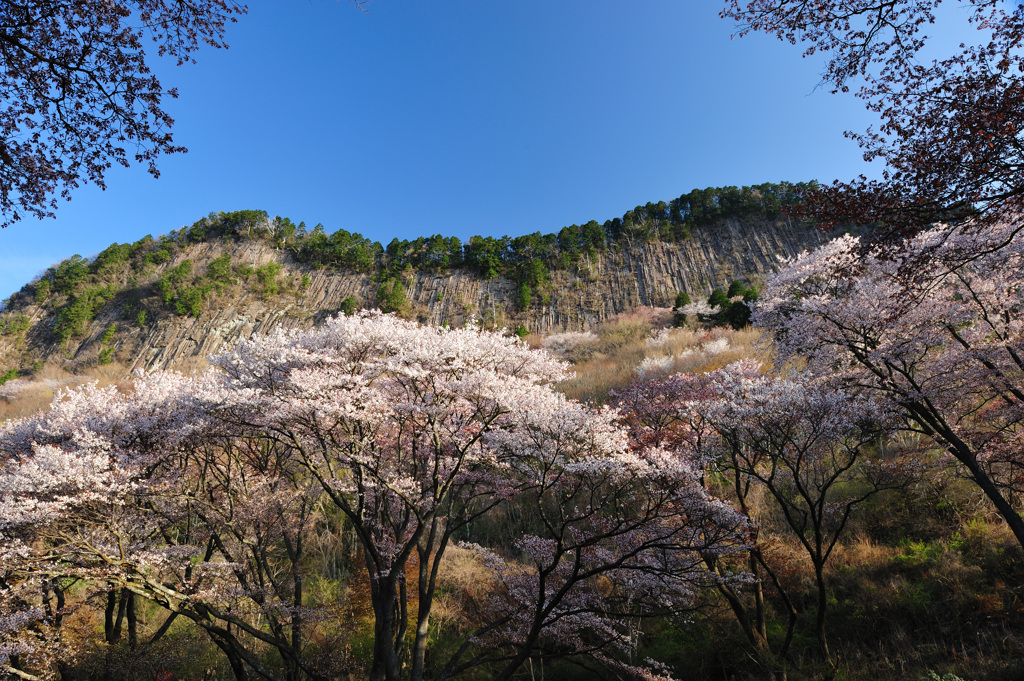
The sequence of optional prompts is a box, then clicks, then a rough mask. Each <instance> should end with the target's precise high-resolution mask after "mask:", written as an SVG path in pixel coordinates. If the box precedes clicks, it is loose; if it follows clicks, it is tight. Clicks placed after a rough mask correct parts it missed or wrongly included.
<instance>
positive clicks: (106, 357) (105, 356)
mask: <svg viewBox="0 0 1024 681" xmlns="http://www.w3.org/2000/svg"><path fill="white" fill-rule="evenodd" d="M99 361H100V364H111V363H113V361H114V348H104V349H103V350H101V351H100V358H99Z"/></svg>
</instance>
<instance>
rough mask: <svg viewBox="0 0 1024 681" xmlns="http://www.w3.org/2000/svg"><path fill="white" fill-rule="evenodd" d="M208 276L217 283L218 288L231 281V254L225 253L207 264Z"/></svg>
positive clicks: (220, 288) (221, 288)
mask: <svg viewBox="0 0 1024 681" xmlns="http://www.w3.org/2000/svg"><path fill="white" fill-rule="evenodd" d="M206 277H207V278H208V279H209V280H210V281H212V282H213V283H214V284H216V285H217V289H218V290H223V287H225V286H227V285H228V284H230V283H231V256H230V255H228V254H227V253H225V254H224V255H222V256H220V257H219V258H216V259H214V260H213V261H212V262H211V263H210V264H209V265H207V266H206Z"/></svg>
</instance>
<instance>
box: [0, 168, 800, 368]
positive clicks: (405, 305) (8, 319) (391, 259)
mask: <svg viewBox="0 0 1024 681" xmlns="http://www.w3.org/2000/svg"><path fill="white" fill-rule="evenodd" d="M814 186H815V184H814V183H796V184H793V183H786V182H783V183H766V184H762V185H757V186H753V187H722V188H708V189H701V190H693V191H691V192H688V193H686V194H683V195H681V196H680V197H678V198H675V199H673V200H671V201H668V202H665V201H661V202H658V203H647V204H646V205H644V206H637V207H636V208H634V209H633V210H630V211H627V212H626V213H625V214H624V215H623V216H622V217H619V218H614V219H611V220H606V221H605V222H604V223H598V222H597V221H594V220H591V221H589V222H586V223H583V224H574V225H570V226H567V227H563V228H562V229H560V230H559V231H558V232H551V233H547V234H544V233H541V232H534V233H531V234H526V235H523V236H517V237H508V236H505V237H493V236H474V237H471V238H470V239H469V240H468V241H467V242H466V243H462V241H461V240H460V239H459V238H457V237H444V236H441V235H434V236H430V237H420V238H417V239H414V240H398V239H393V240H392V241H391V242H389V243H388V244H387V246H383V245H382V244H381V243H379V242H376V241H373V240H371V239H369V238H367V237H365V236H363V235H362V234H360V233H353V232H349V231H347V230H345V229H337V230H335V231H333V232H328V231H326V229H325V228H324V227H323V225H319V224H318V225H316V226H314V227H312V228H309V227H307V225H306V224H305V223H303V222H299V223H298V224H296V223H295V222H293V221H292V220H291V219H289V218H286V217H280V216H277V217H270V216H269V215H268V214H267V213H266V212H264V211H260V210H241V211H233V212H226V213H211V214H210V215H209V216H207V217H204V218H202V219H200V220H198V221H196V222H195V223H194V224H192V225H191V226H187V227H183V228H181V229H178V230H173V231H171V232H169V233H167V234H164V235H161V236H158V237H156V238H154V237H152V236H150V235H147V236H145V237H143V238H141V239H140V240H138V241H136V242H134V243H125V244H119V243H115V244H111V245H110V246H109V247H107V248H106V249H104V250H102V251H101V252H100V253H98V254H97V255H95V256H93V257H83V256H79V255H75V256H72V257H71V258H68V259H66V260H64V261H62V262H60V263H58V264H56V265H54V266H53V267H51V268H49V269H47V270H46V271H45V272H43V273H42V274H41V276H40V277H39V278H37V279H36V280H35V281H33V282H31V283H29V284H27V285H26V286H25V287H24V288H23V289H22V290H21V291H20V292H18V293H16V294H15V295H13V296H12V297H11V298H10V299H9V300H8V301H5V308H4V312H3V313H2V314H0V341H3V340H6V341H7V342H8V344H9V347H13V348H14V349H15V350H16V351H17V352H18V353H20V356H21V359H16V358H13V357H11V358H8V359H7V360H6V365H7V366H5V367H3V369H4V371H5V372H7V373H8V374H10V375H11V376H16V375H18V374H19V373H20V374H22V375H25V374H28V373H31V371H32V366H33V364H34V363H35V362H37V361H38V357H37V356H35V355H33V351H32V349H33V348H37V349H38V348H42V347H47V348H54V349H53V350H47V353H52V352H54V351H56V350H55V349H56V348H58V347H66V346H68V344H69V343H80V342H81V341H82V340H83V339H85V338H86V337H88V336H89V335H90V334H93V333H94V329H93V324H94V323H95V320H97V319H98V318H101V317H102V318H104V319H109V321H108V322H106V323H105V324H106V325H105V326H104V327H103V328H102V329H100V330H99V331H97V332H95V333H96V334H97V335H96V338H95V339H94V340H95V341H96V343H98V344H99V346H101V347H100V349H99V350H98V351H97V352H98V354H97V355H96V357H94V358H93V360H92V361H93V362H99V363H101V364H105V363H110V362H112V361H115V360H116V359H117V352H118V349H117V347H114V346H118V347H120V346H119V339H121V338H122V337H123V336H124V335H125V333H126V332H127V331H128V330H131V329H135V330H137V331H136V332H138V331H143V332H145V331H146V330H147V329H150V328H152V326H153V325H154V324H155V323H157V322H158V321H160V320H163V319H167V318H168V316H170V317H175V316H177V317H192V318H196V317H199V316H200V315H201V314H202V313H203V312H204V310H206V311H208V310H210V309H211V307H214V308H216V307H218V306H223V305H224V304H225V302H224V301H225V300H226V299H225V296H227V298H228V299H230V298H237V297H238V294H239V293H240V292H243V291H244V292H246V293H247V294H251V295H252V296H253V297H254V298H255V299H257V300H262V301H266V302H267V304H268V305H271V306H272V307H279V308H280V307H287V306H288V305H289V302H288V301H293V300H298V299H299V298H302V297H303V296H304V295H305V294H306V293H307V292H308V291H310V287H311V286H315V284H316V282H317V281H318V279H317V277H318V273H341V274H345V273H347V274H349V275H352V276H357V277H363V278H367V279H368V284H367V285H365V286H363V287H362V289H361V290H363V292H362V293H356V292H355V291H353V292H352V293H349V294H347V295H346V296H343V297H342V299H340V300H338V301H336V303H334V307H332V308H331V309H330V310H328V311H329V312H336V311H339V310H341V311H347V312H351V311H353V310H355V309H356V308H358V307H376V308H380V309H383V310H384V311H388V312H391V311H394V312H399V313H402V314H415V312H414V311H413V309H412V305H411V303H412V301H411V294H412V292H411V291H410V286H411V285H412V284H413V279H414V276H415V275H419V276H421V277H422V276H423V275H424V274H432V273H433V274H438V275H441V274H451V273H459V276H467V277H470V278H473V277H475V278H479V279H481V280H484V281H489V280H493V279H495V278H498V277H501V278H502V280H503V281H508V282H510V285H511V286H512V287H513V289H512V291H511V292H510V293H508V294H502V295H503V296H504V298H503V299H502V300H501V301H500V306H501V310H498V309H497V308H496V307H495V304H496V303H495V298H494V297H493V296H492V294H491V293H487V294H485V298H484V299H483V300H481V301H477V302H474V301H470V300H464V301H461V302H460V303H459V304H456V301H450V302H448V303H446V304H447V305H448V306H449V307H451V308H452V309H449V310H448V312H446V313H445V316H446V318H447V317H451V316H452V315H457V316H458V317H459V318H464V317H466V316H469V315H470V314H476V315H477V316H487V317H488V319H487V322H488V323H490V324H496V323H499V322H501V323H505V324H510V325H511V326H512V327H517V326H519V327H522V328H524V329H528V330H529V321H528V317H529V315H530V311H531V310H533V309H543V308H544V306H546V305H548V304H549V303H550V302H551V297H552V293H553V292H554V289H553V286H554V284H553V282H552V277H553V276H555V275H558V274H559V273H563V274H565V275H567V276H569V277H570V278H571V279H572V281H573V286H574V287H580V286H582V287H591V286H593V285H594V284H595V282H596V279H597V278H598V277H599V268H598V263H600V262H602V259H604V258H605V257H606V256H608V255H613V256H615V257H616V258H619V259H622V258H626V259H629V258H631V257H633V254H636V253H638V252H639V251H638V249H642V248H643V247H645V246H646V245H649V244H657V243H665V244H684V243H686V242H688V241H689V240H690V239H691V238H692V237H691V234H692V230H704V231H705V233H706V232H709V231H710V232H712V233H713V232H714V231H715V230H716V229H717V227H716V225H720V224H722V221H724V220H729V219H733V220H739V221H740V222H741V223H742V224H744V225H746V224H751V225H753V224H754V223H755V222H757V221H758V220H761V221H767V222H768V223H771V222H772V221H777V220H780V219H783V218H782V215H781V212H782V211H783V209H785V208H786V207H787V206H793V205H795V204H797V203H798V202H799V201H801V199H802V197H803V196H804V194H805V193H806V192H808V191H809V190H810V189H812V188H813V187H814ZM750 229H752V230H755V231H756V229H757V227H751V228H750ZM801 229H804V228H803V227H801ZM807 229H808V230H810V228H807ZM809 234H811V233H810V231H809ZM811 235H812V236H813V234H811ZM797 243H799V244H801V245H799V246H798V247H797V249H796V251H792V252H791V253H790V255H792V254H795V252H798V251H799V249H800V248H805V247H808V246H812V245H815V244H816V243H817V242H816V241H814V240H813V239H809V240H808V241H807V242H806V243H802V242H800V239H799V238H798V239H797ZM246 247H259V248H265V249H268V251H270V252H272V253H273V254H274V255H273V257H272V258H270V259H269V260H267V259H266V258H264V259H262V260H260V261H259V262H257V261H256V260H253V259H246V257H245V256H242V257H239V255H238V252H239V249H243V250H244V249H245V248H246ZM769 248H770V247H769ZM197 249H198V250H197ZM209 249H214V251H217V249H220V250H219V251H217V253H219V255H216V254H214V255H216V257H213V256H206V255H202V256H201V257H199V258H197V256H196V255H192V254H193V253H198V252H202V253H203V254H206V253H212V251H210V250H209ZM228 251H231V252H233V253H235V254H236V255H234V256H232V255H231V254H230V253H229V252H228ZM771 257H774V254H773V255H772V256H771ZM624 262H625V261H624ZM283 265H288V267H283ZM674 267H678V265H675V266H674ZM733 275H734V276H742V272H738V271H737V272H735V273H733ZM704 276H705V278H706V275H704ZM563 279H564V277H563ZM727 283H728V281H727V280H726V281H723V282H713V283H712V285H722V286H724V285H726V284H727ZM562 293H563V294H564V293H565V292H564V291H563V292H562ZM692 293H693V294H694V295H695V296H696V297H699V296H700V295H703V294H705V293H706V291H704V290H699V291H698V290H696V289H695V290H693V291H692ZM675 294H676V289H675V288H671V289H667V290H665V291H663V292H661V293H658V294H657V295H654V294H653V292H649V293H647V295H648V300H646V301H634V302H633V303H632V305H634V306H635V305H637V304H643V303H646V304H662V305H670V304H671V302H672V300H673V299H674V297H675ZM440 295H441V294H440V293H439V294H438V296H439V297H440ZM652 296H653V297H652ZM304 300H305V299H304ZM273 301H278V302H276V303H274V302H273ZM435 302H440V300H438V301H435ZM303 306H304V307H310V303H309V302H303ZM621 309H625V308H621ZM621 309H620V310H619V311H621ZM315 311H316V306H315V304H314V305H313V306H312V308H311V310H310V313H312V312H315ZM496 313H497V318H496ZM602 314H603V313H602ZM140 342H141V341H140ZM70 347H72V348H75V347H77V346H76V345H72V346H70ZM18 348H21V350H18ZM72 352H73V353H74V354H75V355H77V354H78V351H77V350H72ZM123 352H124V351H123V350H122V354H123ZM12 372H13V373H12Z"/></svg>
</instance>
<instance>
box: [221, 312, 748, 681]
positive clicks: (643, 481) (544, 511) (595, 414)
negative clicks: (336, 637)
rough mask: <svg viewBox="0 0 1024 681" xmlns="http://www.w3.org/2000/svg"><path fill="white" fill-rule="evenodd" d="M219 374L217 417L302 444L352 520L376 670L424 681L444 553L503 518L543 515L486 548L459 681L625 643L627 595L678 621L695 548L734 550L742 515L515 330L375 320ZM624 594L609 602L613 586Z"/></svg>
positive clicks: (284, 346)
mask: <svg viewBox="0 0 1024 681" xmlns="http://www.w3.org/2000/svg"><path fill="white" fill-rule="evenodd" d="M213 363H214V364H215V365H216V366H217V367H219V368H220V370H221V371H222V372H223V373H222V376H223V386H222V392H220V393H219V394H213V393H211V394H210V395H209V396H207V397H206V398H204V399H207V400H209V403H210V410H211V412H212V413H214V414H216V416H217V417H218V418H219V419H221V420H223V421H224V422H225V423H229V424H232V426H233V427H236V428H238V429H240V430H241V431H245V432H246V437H253V438H263V439H269V440H271V441H273V442H274V443H276V444H278V445H280V446H283V447H288V448H289V449H290V450H291V451H292V452H293V455H294V456H295V457H296V459H297V460H298V461H301V462H302V465H303V466H305V467H306V469H307V470H308V471H309V472H310V474H311V475H312V476H313V477H314V478H315V479H316V480H317V481H318V482H319V483H320V485H321V486H322V488H323V491H324V493H325V494H326V495H327V497H328V498H329V499H330V500H331V502H332V503H333V504H334V505H335V506H336V508H338V510H340V511H341V512H342V513H343V514H344V515H345V516H346V517H347V518H348V520H349V521H350V522H351V524H352V527H353V528H354V531H355V533H356V536H357V537H358V540H359V542H360V545H361V547H362V553H363V557H364V561H365V564H366V568H367V572H368V575H369V580H370V596H371V601H372V604H373V610H374V617H375V630H374V633H375V636H374V659H373V662H372V665H371V670H370V673H371V678H375V679H377V678H384V679H388V680H389V681H390V680H392V679H400V678H406V677H407V678H411V679H416V680H417V681H418V680H419V679H421V678H423V674H424V672H425V654H426V646H427V640H428V635H429V622H430V612H431V608H432V605H433V599H434V597H435V595H436V589H437V575H438V570H439V567H440V565H441V561H442V560H443V559H444V556H445V551H446V549H447V548H448V546H449V545H450V543H451V542H452V540H453V536H454V535H455V534H456V533H457V532H460V531H465V532H469V528H470V525H471V523H472V522H473V521H475V520H477V519H480V518H482V517H484V516H486V515H487V514H490V513H493V512H494V511H495V510H496V509H498V508H499V507H507V506H508V505H510V504H517V505H529V506H531V507H532V508H533V509H534V510H535V511H536V512H537V516H538V519H539V526H538V528H537V529H538V532H537V533H535V534H529V535H526V536H523V537H522V538H520V539H518V540H514V541H513V539H512V538H509V547H511V549H512V550H509V549H508V547H506V549H505V550H497V549H494V548H493V547H492V548H490V549H481V554H482V555H484V556H485V557H486V558H487V564H488V565H489V566H491V569H492V570H493V571H494V573H495V579H496V580H498V582H499V583H500V584H501V587H500V588H499V590H498V591H499V594H500V595H495V597H494V599H492V600H491V601H490V602H489V604H488V605H487V608H486V613H483V614H485V615H486V617H485V618H484V621H483V622H482V623H481V626H480V628H479V629H478V631H477V632H476V633H475V634H474V635H473V636H472V637H471V639H470V640H468V641H467V643H466V645H464V646H462V647H461V648H460V649H459V650H458V651H457V652H456V654H455V656H454V657H453V658H452V660H450V661H449V663H448V664H447V665H446V666H445V667H444V671H443V672H442V676H445V677H447V676H452V675H455V674H458V673H461V672H463V671H466V670H468V669H470V668H473V667H476V666H479V665H481V664H489V665H492V666H493V665H501V666H500V667H498V669H499V671H498V672H497V674H498V678H508V677H509V676H510V675H511V674H512V673H514V672H515V670H517V669H518V668H519V667H520V666H521V665H522V664H523V663H524V662H526V661H527V660H528V659H529V658H530V656H531V655H532V654H534V653H535V652H537V650H538V648H541V649H543V650H545V651H546V652H542V653H541V654H556V653H557V654H560V655H565V654H569V653H581V652H587V651H594V650H599V649H602V648H604V647H605V646H607V645H609V644H610V643H611V642H613V641H614V642H617V643H620V644H621V643H622V642H623V640H624V637H623V636H622V633H621V632H620V631H617V630H615V629H614V627H613V626H612V624H611V622H613V621H614V620H615V614H614V613H615V612H616V611H617V609H616V607H615V606H614V605H613V603H614V602H615V600H616V598H618V599H622V602H623V603H625V602H626V601H629V602H630V603H633V604H636V603H639V602H640V601H642V600H645V599H646V598H647V597H653V596H655V595H657V596H658V598H659V599H661V600H660V602H661V603H662V609H663V610H668V609H669V606H668V603H669V602H676V603H678V602H681V601H682V600H683V599H684V598H685V597H686V596H688V595H690V593H691V592H690V591H688V590H686V589H684V588H683V585H684V584H692V583H693V582H694V581H695V579H696V577H695V570H694V565H695V563H696V562H699V561H695V560H694V559H693V556H694V555H695V554H694V553H693V551H694V550H695V549H696V548H698V547H699V548H701V549H703V550H707V551H711V550H716V548H715V547H717V550H723V551H724V550H727V547H728V546H730V542H732V543H733V544H735V542H736V541H737V530H736V528H737V526H738V525H739V524H740V519H739V518H738V517H737V516H735V514H732V513H731V510H730V509H728V508H727V507H723V506H721V505H720V504H718V503H716V502H715V501H714V500H713V499H711V498H709V497H708V496H707V495H706V494H705V493H704V492H703V490H702V489H701V488H700V486H699V485H698V484H696V483H695V481H694V477H693V474H692V471H691V470H690V469H689V468H687V467H685V466H684V465H683V464H682V463H676V464H675V465H673V466H667V465H665V464H666V462H665V461H664V460H663V458H662V459H659V464H658V465H655V464H654V463H652V461H651V457H658V456H659V455H658V454H657V453H655V452H650V453H646V454H644V455H638V454H636V453H634V452H632V451H631V450H630V449H629V447H628V444H627V440H626V437H625V434H624V432H622V431H621V429H619V428H618V427H617V426H616V425H615V423H614V421H615V418H616V415H615V414H614V413H612V412H610V411H607V410H604V411H602V410H594V409H591V408H588V407H585V406H583V405H580V404H578V403H576V402H573V401H571V400H568V399H566V398H565V397H564V396H561V395H559V394H557V393H555V392H554V391H553V390H552V388H551V385H550V384H551V382H553V381H556V380H559V379H562V378H564V377H565V371H564V365H563V364H561V363H560V362H557V361H555V360H553V359H551V358H549V357H548V356H547V355H545V354H543V353H539V352H536V351H532V350H530V349H528V348H527V347H526V346H525V345H524V344H523V343H521V342H520V341H519V340H518V339H516V338H514V337H509V336H504V335H501V334H497V333H485V332H482V331H480V330H479V329H477V328H475V327H469V328H466V329H458V330H455V329H433V328H427V327H421V326H419V325H417V324H415V323H412V322H407V321H403V320H401V319H398V318H396V317H393V316H387V315H381V314H379V313H361V314H359V315H356V316H345V317H339V318H337V319H333V320H329V321H328V322H326V323H325V324H324V325H323V326H321V327H320V328H318V329H314V330H312V331H307V332H287V331H279V332H277V333H276V334H272V335H270V336H267V337H264V338H254V339H251V340H249V341H246V342H243V343H241V344H239V345H238V346H237V347H236V348H235V349H234V350H232V351H231V352H229V353H225V354H222V355H220V356H217V357H214V358H213ZM645 457H646V458H645ZM659 481H661V482H659ZM648 490H649V494H650V497H649V498H646V499H645V498H644V497H643V496H642V494H643V493H648V492H647V491H648ZM634 504H636V505H637V507H636V508H633V507H632V505H634ZM414 558H415V565H416V568H415V571H414V573H413V574H415V575H416V576H415V580H416V584H415V585H410V584H407V580H408V575H409V574H410V573H409V570H408V569H407V568H408V567H409V566H410V565H412V564H413V563H412V562H411V561H413V559H414ZM640 575H647V577H646V578H645V579H646V581H645V580H643V579H641V578H640V577H639V576H640ZM627 576H633V577H632V580H631V582H632V584H633V586H634V587H635V588H634V590H633V593H632V596H629V597H627V596H626V592H627V589H625V586H624V585H625V584H626V583H629V582H630V580H629V579H627ZM599 577H603V578H604V579H605V580H608V581H602V580H601V579H599ZM654 581H657V582H659V583H660V584H661V586H662V589H660V590H658V589H655V588H654ZM620 583H621V584H622V585H623V586H622V587H621V589H622V590H621V592H620V591H619V590H618V589H616V592H615V593H616V596H615V598H611V597H602V594H603V595H604V596H608V594H607V593H605V592H603V591H601V589H600V588H599V584H620ZM414 589H415V594H416V602H417V606H416V612H415V613H410V612H409V608H408V604H409V602H410V600H411V599H410V592H412V591H413V590H414ZM655 592H657V594H656V593H655ZM630 599H632V600H630ZM625 609H626V608H625V606H624V605H623V606H620V608H619V610H625ZM599 613H603V614H599ZM410 626H411V627H412V628H413V632H412V644H411V646H409V647H408V648H407V647H406V640H407V636H406V632H407V631H409V627H410ZM557 631H561V632H562V633H561V634H557V633H555V632H557ZM570 632H576V633H573V634H570ZM590 634H593V636H591V635H590ZM554 641H557V642H558V644H557V645H555V644H554V643H553V642H554ZM608 659H609V660H611V658H608ZM403 670H407V671H403Z"/></svg>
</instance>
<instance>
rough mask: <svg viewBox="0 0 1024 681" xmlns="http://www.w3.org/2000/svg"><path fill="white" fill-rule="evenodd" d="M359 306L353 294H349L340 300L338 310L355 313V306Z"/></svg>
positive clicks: (350, 313) (348, 313) (347, 313)
mask: <svg viewBox="0 0 1024 681" xmlns="http://www.w3.org/2000/svg"><path fill="white" fill-rule="evenodd" d="M358 306H359V301H358V300H356V298H355V296H349V297H348V298H345V300H343V301H341V307H340V308H338V311H339V312H342V313H344V314H346V315H353V314H355V313H356V308H357V307H358Z"/></svg>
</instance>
